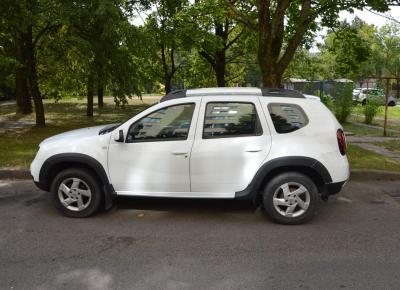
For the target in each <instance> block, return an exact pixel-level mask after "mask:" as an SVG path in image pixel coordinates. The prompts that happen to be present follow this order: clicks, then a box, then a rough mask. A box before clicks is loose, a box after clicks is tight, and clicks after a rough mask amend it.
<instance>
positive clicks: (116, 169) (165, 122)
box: [108, 100, 200, 196]
mask: <svg viewBox="0 0 400 290" xmlns="http://www.w3.org/2000/svg"><path fill="white" fill-rule="evenodd" d="M169 103H170V105H165V106H163V107H160V105H157V108H156V109H154V110H153V111H151V112H150V113H149V114H146V115H145V116H143V117H141V118H140V119H138V120H136V121H134V122H132V123H131V124H128V125H126V126H125V128H124V130H123V131H124V136H126V138H125V141H124V142H117V141H114V140H111V141H110V146H109V152H108V167H109V175H110V178H111V182H112V184H113V186H114V189H115V191H116V192H117V194H119V195H146V196H179V195H182V196H186V195H188V196H189V195H190V176H189V160H190V150H191V147H192V145H193V140H194V133H195V123H196V118H194V116H197V114H198V110H199V104H200V100H195V101H193V102H185V103H183V102H181V103H176V102H172V104H171V102H169Z"/></svg>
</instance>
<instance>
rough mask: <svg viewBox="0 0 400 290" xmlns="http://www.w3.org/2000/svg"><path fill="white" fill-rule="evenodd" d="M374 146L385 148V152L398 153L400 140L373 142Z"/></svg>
mask: <svg viewBox="0 0 400 290" xmlns="http://www.w3.org/2000/svg"><path fill="white" fill-rule="evenodd" d="M374 144H375V145H378V146H382V147H385V148H386V149H387V150H390V151H393V152H398V153H400V140H393V141H386V142H375V143H374Z"/></svg>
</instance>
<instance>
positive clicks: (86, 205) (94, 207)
mask: <svg viewBox="0 0 400 290" xmlns="http://www.w3.org/2000/svg"><path fill="white" fill-rule="evenodd" d="M51 192H52V193H53V197H54V200H55V203H56V206H57V208H58V209H59V210H60V211H61V212H62V213H63V214H64V215H66V216H69V217H76V218H84V217H89V216H91V215H93V214H95V213H96V212H97V211H98V210H99V208H100V206H101V199H102V193H101V187H100V186H99V183H98V181H97V179H96V178H95V177H94V176H93V175H92V174H91V173H90V172H88V171H86V170H83V169H79V168H71V169H66V170H63V171H61V172H60V173H59V174H58V175H57V176H56V178H55V179H54V181H53V184H52V186H51Z"/></svg>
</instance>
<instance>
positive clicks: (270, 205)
mask: <svg viewBox="0 0 400 290" xmlns="http://www.w3.org/2000/svg"><path fill="white" fill-rule="evenodd" d="M285 184H288V185H289V187H288V188H289V192H290V194H291V196H290V200H289V201H286V198H285V197H283V195H284V193H283V189H282V188H281V186H283V185H285ZM298 185H302V186H303V187H304V188H305V189H306V190H307V192H308V195H307V193H306V192H304V193H301V194H300V196H299V197H294V194H293V193H294V191H295V190H296V189H298V188H300V187H299V186H298ZM275 193H276V198H277V199H279V200H281V201H282V200H283V201H284V202H285V205H282V206H280V205H276V206H275V205H274V195H275ZM306 196H308V203H307V202H305V203H303V204H302V205H303V207H306V209H303V208H302V207H300V206H299V205H298V202H300V201H298V199H297V198H300V199H302V200H303V202H304V201H307V199H306ZM288 198H289V197H288ZM262 200H263V206H264V210H265V212H266V214H267V215H268V216H269V217H270V218H271V219H272V220H273V221H275V222H277V223H280V224H285V225H297V224H303V223H305V222H307V221H309V220H310V219H311V218H312V217H313V216H314V215H315V213H316V211H317V209H318V207H319V202H320V198H319V194H318V189H317V187H316V185H315V184H314V182H313V181H312V180H311V179H310V178H308V177H307V176H305V175H304V174H301V173H298V172H287V173H282V174H280V175H277V176H275V177H274V178H272V179H271V181H269V182H268V183H267V185H266V186H265V188H264V192H263V198H262ZM279 200H278V201H279ZM289 203H290V204H292V205H290V206H288V205H286V204H289ZM307 204H308V207H307ZM276 207H278V208H279V209H280V211H278V209H276ZM288 207H293V208H294V211H295V214H292V215H293V216H284V214H287V213H286V209H288ZM300 213H301V214H300ZM297 214H299V215H298V216H297ZM288 215H290V213H289V214H288Z"/></svg>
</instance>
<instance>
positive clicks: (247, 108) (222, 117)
mask: <svg viewBox="0 0 400 290" xmlns="http://www.w3.org/2000/svg"><path fill="white" fill-rule="evenodd" d="M259 135H262V129H261V124H260V120H259V118H258V115H257V110H256V107H255V106H254V104H253V103H245V102H242V103H235V102H215V103H214V102H211V103H208V104H207V106H206V114H205V118H204V128H203V138H204V139H210V138H225V137H242V136H259Z"/></svg>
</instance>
